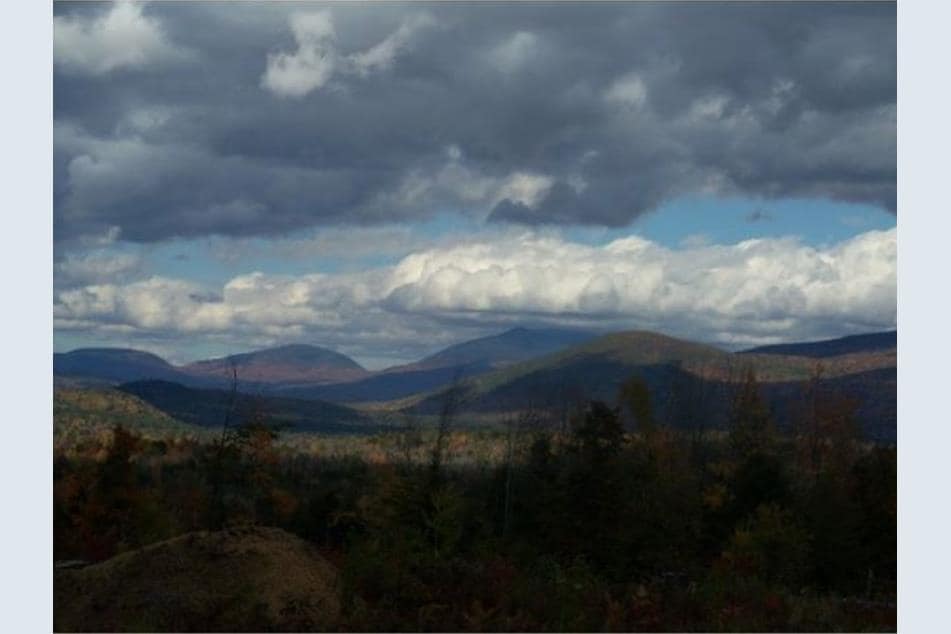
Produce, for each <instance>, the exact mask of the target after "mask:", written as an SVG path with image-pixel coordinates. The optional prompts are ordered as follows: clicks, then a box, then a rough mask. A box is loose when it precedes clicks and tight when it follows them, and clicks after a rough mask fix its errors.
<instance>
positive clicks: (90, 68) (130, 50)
mask: <svg viewBox="0 0 951 634" xmlns="http://www.w3.org/2000/svg"><path fill="white" fill-rule="evenodd" d="M142 9H143V4H142V3H134V2H117V3H115V4H113V6H112V8H111V9H109V11H108V12H107V13H104V14H102V15H99V16H97V17H94V18H91V19H90V18H80V17H74V16H54V17H53V62H54V63H55V64H56V65H57V66H59V67H60V68H62V69H63V70H64V71H67V72H71V73H81V74H89V75H103V74H105V73H108V72H110V71H113V70H117V69H121V68H141V67H143V66H147V65H149V64H152V63H155V62H164V61H171V60H176V59H182V58H185V57H187V53H186V52H185V51H184V50H180V49H178V48H176V47H175V46H173V45H172V44H171V43H170V42H169V41H168V39H167V37H166V35H165V32H164V31H163V29H162V25H161V24H160V23H159V22H158V20H156V19H155V18H151V17H149V16H147V15H145V14H144V13H143V11H142Z"/></svg>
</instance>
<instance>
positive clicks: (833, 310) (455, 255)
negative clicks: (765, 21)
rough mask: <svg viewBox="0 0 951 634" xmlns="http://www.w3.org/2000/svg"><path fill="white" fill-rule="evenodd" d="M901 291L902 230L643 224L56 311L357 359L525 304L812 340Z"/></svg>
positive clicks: (538, 313)
mask: <svg viewBox="0 0 951 634" xmlns="http://www.w3.org/2000/svg"><path fill="white" fill-rule="evenodd" d="M895 299H896V232H895V231H894V230H891V231H875V232H868V233H865V234H861V235H859V236H856V237H855V238H853V239H850V240H847V241H845V242H842V243H839V244H835V245H831V246H828V247H825V248H814V247H809V246H805V245H803V244H801V243H800V242H798V241H796V240H793V239H762V240H749V241H745V242H741V243H738V244H734V245H706V246H696V247H684V248H680V249H667V248H664V247H661V246H659V245H657V244H655V243H653V242H650V241H647V240H644V239H642V238H639V237H636V236H631V237H628V238H624V239H619V240H615V241H613V242H611V243H608V244H606V245H602V246H590V245H584V244H579V243H574V242H570V241H566V240H564V239H562V238H558V237H556V236H554V235H551V234H538V233H535V232H529V233H523V234H510V235H508V236H507V237H504V238H502V239H496V240H491V241H466V242H461V243H457V244H452V245H445V246H439V247H432V248H428V249H423V250H420V251H418V252H415V253H413V254H411V255H409V256H407V257H405V258H403V259H402V260H400V261H399V262H398V263H397V264H395V265H393V266H389V267H381V268H377V269H372V270H368V271H363V272H357V273H340V274H321V273H314V274H308V275H298V276H289V275H267V274H264V273H251V274H246V275H240V276H236V277H234V278H233V279H231V280H230V281H228V282H227V283H226V284H224V285H223V286H222V287H221V288H208V287H206V286H202V285H200V284H197V283H194V282H189V281H186V280H180V279H169V278H162V277H147V278H144V279H138V280H134V281H125V282H109V283H93V284H77V285H75V286H73V287H72V288H69V289H66V290H62V291H60V292H59V294H58V297H57V303H56V306H55V318H56V327H57V329H59V330H61V331H64V332H65V331H86V332H103V333H114V334H121V335H123V336H126V337H128V338H129V339H130V340H134V339H135V337H136V336H141V337H146V338H151V339H155V338H159V339H161V338H162V337H167V338H170V339H174V338H178V337H181V336H182V335H202V336H209V337H219V338H222V337H223V338H226V339H228V338H230V340H231V341H235V342H236V341H243V342H244V343H245V347H246V346H247V345H248V344H249V343H251V342H258V343H267V342H277V341H289V340H300V339H305V340H311V341H320V342H322V343H325V344H330V345H338V346H340V347H342V348H343V349H345V350H346V351H348V352H350V353H352V354H356V355H358V356H360V355H374V354H379V347H380V346H381V345H383V346H386V347H389V348H391V349H396V350H399V351H400V352H397V353H396V354H405V355H406V356H407V357H412V356H414V355H416V354H422V353H424V352H430V351H432V349H433V348H435V347H438V346H439V345H440V344H445V343H449V342H450V341H452V340H453V339H454V338H457V337H459V336H460V333H462V332H464V331H465V328H466V327H469V328H480V329H482V330H485V329H487V328H488V329H491V328H501V327H504V326H505V325H506V324H508V323H512V322H519V321H521V320H524V319H525V318H526V316H529V318H531V319H533V320H536V321H539V322H544V323H552V324H571V325H576V326H577V325H584V326H587V327H591V328H595V329H612V328H621V327H624V328H629V327H644V328H653V329H659V330H662V331H664V332H668V333H671V334H679V335H681V336H685V337H697V338H702V339H705V340H714V341H718V342H720V343H725V344H734V345H737V344H754V343H761V342H771V341H782V340H789V339H808V338H814V337H822V336H830V335H834V334H848V333H854V332H865V331H869V330H875V329H886V328H893V327H894V326H895V318H896V301H895ZM437 325H439V326H440V327H438V328H436V327H435V326H437ZM433 332H437V333H439V334H438V335H436V338H435V339H434V338H433V334H432V333H433Z"/></svg>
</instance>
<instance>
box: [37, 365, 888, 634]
mask: <svg viewBox="0 0 951 634" xmlns="http://www.w3.org/2000/svg"><path fill="white" fill-rule="evenodd" d="M619 403H620V405H619V407H617V408H612V407H609V406H607V405H605V404H603V403H599V402H588V403H584V404H580V405H579V406H578V407H577V408H576V409H575V411H573V412H572V413H571V414H570V416H569V417H568V418H567V420H565V421H561V422H560V423H561V424H556V423H555V422H552V421H548V420H546V418H545V416H544V415H543V413H538V412H523V413H522V414H520V415H518V416H516V417H514V418H513V419H512V420H510V421H509V423H508V424H507V425H505V426H502V427H501V428H500V429H496V430H494V431H484V432H473V431H462V430H458V429H453V426H452V422H453V421H452V411H453V410H452V407H451V406H448V405H447V407H446V408H445V409H444V410H443V413H442V414H441V415H440V417H439V420H438V422H437V424H436V425H435V426H434V427H432V428H427V429H413V428H406V429H404V430H402V431H400V432H393V433H389V434H384V435H378V436H372V437H364V438H355V437H350V438H344V439H334V438H328V437H321V436H300V437H283V438H282V437H279V435H278V433H277V432H276V431H275V430H274V429H272V428H271V427H270V426H269V424H268V420H267V417H266V415H265V413H263V412H245V413H244V415H243V416H242V417H241V422H240V424H238V425H235V426H233V427H227V428H222V429H221V430H220V433H218V434H214V435H212V434H205V435H202V436H178V437H174V438H155V437H145V436H143V435H141V434H140V433H136V432H132V431H130V430H129V429H128V428H126V427H124V426H116V427H115V428H114V430H113V431H112V434H111V435H110V436H109V437H108V438H103V437H102V435H97V436H93V437H83V439H82V442H80V443H78V444H74V445H72V446H70V447H68V448H67V447H64V446H59V447H58V449H57V455H56V460H55V463H54V464H55V467H54V469H55V471H54V481H55V489H54V513H55V515H54V518H55V519H54V533H55V543H54V550H55V558H56V559H57V560H77V559H78V560H85V561H102V560H105V559H108V558H110V557H113V556H114V555H116V554H118V553H122V552H124V551H129V550H133V549H137V548H140V547H142V546H145V545H147V544H150V543H154V542H157V541H160V540H164V539H168V538H171V537H173V536H176V535H181V534H183V533H188V532H192V531H198V530H212V531H215V530H221V529H224V528H227V527H229V526H238V525H248V524H256V525H263V526H271V527H279V528H282V529H284V530H286V531H288V532H290V533H293V534H295V535H297V536H298V537H300V538H303V539H304V540H306V541H307V542H309V543H310V544H312V545H314V546H316V547H317V548H318V550H319V552H320V553H321V554H322V556H323V557H324V558H325V559H326V560H328V561H329V562H331V563H332V564H333V565H334V566H335V567H336V569H337V574H338V577H337V579H338V580H337V592H338V593H339V605H340V611H339V614H335V615H334V619H335V621H336V622H335V623H334V624H333V627H332V629H340V630H353V631H394V630H396V631H404V630H436V631H460V630H471V631H486V630H490V631H498V630H522V631H533V630H544V631H594V630H612V631H639V630H640V631H643V630H648V631H656V630H666V631H685V630H712V631H731V630H732V631H735V630H741V631H748V630H802V631H816V630H839V631H842V630H844V631H888V630H894V629H895V603H894V601H895V588H896V518H895V510H896V509H895V505H896V498H895V495H896V470H895V450H894V448H892V447H884V446H876V445H873V444H869V443H866V442H863V441H862V440H860V439H859V438H857V437H856V435H855V433H854V429H855V427H854V422H853V421H852V420H851V418H850V408H849V406H848V404H847V403H841V402H837V401H835V400H834V399H827V398H824V399H818V398H816V399H814V401H813V402H812V403H811V405H812V407H810V408H807V409H808V410H809V415H808V416H804V417H803V420H802V424H801V425H799V426H797V427H796V428H794V429H792V430H787V432H786V433H780V432H779V431H778V430H777V429H776V428H775V427H774V426H773V424H772V422H771V420H770V417H769V413H768V411H767V409H766V408H765V407H764V406H763V404H762V402H761V401H760V400H759V397H758V389H757V386H756V383H755V379H754V378H753V377H752V376H750V377H749V378H748V380H747V381H746V383H745V384H744V385H743V386H742V387H741V388H740V389H738V391H737V394H736V395H735V399H734V409H733V413H732V416H731V421H730V427H729V429H727V430H723V431H720V432H706V433H699V432H691V431H673V430H672V429H670V428H669V427H667V426H662V425H658V424H657V422H656V421H654V420H653V419H652V413H651V406H650V402H649V397H648V396H647V390H646V389H645V388H644V386H643V385H642V384H640V383H639V382H638V381H637V380H632V381H630V382H628V383H627V384H626V385H625V386H624V389H623V390H622V392H621V398H620V399H619ZM630 429H634V430H635V431H634V432H631V431H629V430H630ZM57 596H58V600H61V599H59V597H60V595H59V594H58V595H57ZM261 618H262V619H264V618H265V617H263V616H262V617H261ZM222 622H225V621H222ZM181 625H182V628H183V629H209V627H212V628H213V627H214V624H213V623H212V624H208V623H200V624H199V623H196V624H188V623H185V624H181ZM273 626H274V624H273V623H270V622H267V621H266V620H262V621H260V622H253V623H250V622H249V623H247V624H246V628H245V629H248V630H267V629H269V628H270V627H273ZM321 626H322V627H327V624H326V623H325V622H324V623H322V624H321ZM123 627H126V628H128V627H135V624H131V623H130V624H122V623H119V624H117V628H118V629H123ZM299 627H300V628H301V629H311V628H313V627H315V624H313V623H311V624H308V623H307V622H301V623H300V624H299Z"/></svg>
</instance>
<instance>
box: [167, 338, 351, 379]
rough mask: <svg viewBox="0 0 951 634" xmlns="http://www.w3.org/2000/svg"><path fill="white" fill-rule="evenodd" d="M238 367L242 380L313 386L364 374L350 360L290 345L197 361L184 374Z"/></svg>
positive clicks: (323, 350) (205, 373) (310, 347)
mask: <svg viewBox="0 0 951 634" xmlns="http://www.w3.org/2000/svg"><path fill="white" fill-rule="evenodd" d="M232 365H233V366H235V367H237V368H238V370H239V373H240V378H241V380H245V381H256V382H264V383H276V382H315V383H325V382H334V381H347V380H355V379H359V378H362V377H364V376H366V375H367V374H368V373H367V371H366V370H365V369H364V368H363V367H362V366H361V365H360V364H359V363H357V362H356V361H354V360H353V359H351V358H350V357H348V356H346V355H344V354H341V353H339V352H336V351H334V350H330V349H329V348H322V347H320V346H315V345H311V344H305V343H292V344H286V345H281V346H276V347H274V348H265V349H262V350H253V351H251V352H242V353H238V354H232V355H228V356H226V357H219V358H216V359H207V360H203V361H196V362H194V363H190V364H188V365H187V366H185V368H184V369H185V371H187V372H189V373H190V374H193V375H199V376H218V375H221V374H222V373H227V372H228V371H229V370H230V368H231V367H232Z"/></svg>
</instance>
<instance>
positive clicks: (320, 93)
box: [53, 2, 897, 368]
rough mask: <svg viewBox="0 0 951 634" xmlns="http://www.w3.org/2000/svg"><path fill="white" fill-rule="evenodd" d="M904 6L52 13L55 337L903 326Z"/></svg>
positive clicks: (759, 335) (170, 354) (695, 334)
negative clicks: (900, 87) (899, 94)
mask: <svg viewBox="0 0 951 634" xmlns="http://www.w3.org/2000/svg"><path fill="white" fill-rule="evenodd" d="M895 68H896V21H895V5H894V4H892V3H883V2H874V3H860V2H847V3H811V2H809V3H775V4H774V3H763V4H759V3H749V2H744V3H716V2H707V3H656V4H655V3H578V4H573V3H556V4H551V5H546V4H541V3H519V4H502V3H463V4H455V3H453V4H449V3H432V2H428V3H415V4H414V3H389V4H380V3H354V4H341V3H333V4H319V3H304V2H293V3H267V4H265V3H216V2H209V3H204V2H194V3H178V2H171V3H161V2H154V3H128V2H120V3H86V2H67V3H64V2H57V3H55V4H54V76H53V88H54V104H53V106H54V191H53V208H54V211H53V214H54V217H53V223H54V305H53V311H54V345H55V348H56V350H58V351H66V350H70V349H74V348H78V347H85V346H122V347H134V348H139V349H144V350H149V351H152V352H156V353H158V354H161V355H163V356H165V357H166V358H168V359H169V360H171V361H173V362H179V363H181V362H186V361H191V360H195V359H198V358H204V357H209V356H220V355H224V354H231V353H237V352H243V351H247V350H251V349H255V348H260V347H266V346H272V345H279V344H284V343H311V344H315V345H322V346H326V347H329V348H332V349H335V350H338V351H340V352H343V353H345V354H348V355H350V356H352V357H354V358H355V359H356V360H357V361H359V362H361V363H363V364H364V365H366V366H367V367H370V368H381V367H385V366H387V365H392V364H396V363H400V362H405V361H410V360H414V359H417V358H420V357H421V356H424V355H426V354H429V353H432V352H434V351H435V350H437V349H439V348H442V347H444V346H446V345H449V344H452V343H455V342H458V341H461V340H465V339H470V338H473V337H476V336H482V335H486V334H491V333H495V332H499V331H502V330H505V329H507V328H510V327H513V326H516V325H520V326H526V325H527V326H542V325H544V326H566V327H580V328H587V329H591V330H594V331H599V332H608V331H614V330H623V329H631V328H644V329H650V330H656V331H660V332H663V333H666V334H670V335H673V336H679V337H684V338H689V339H694V340H699V341H705V342H709V343H714V344H717V345H721V346H724V347H727V348H738V347H743V346H750V345H756V344H762V343H775V342H783V341H797V340H810V339H821V338H829V337H836V336H842V335H847V334H855V333H861V332H869V331H875V330H885V329H892V328H894V327H895V324H896V311H897V300H896V258H897V232H896V218H897V209H896V70H895Z"/></svg>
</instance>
